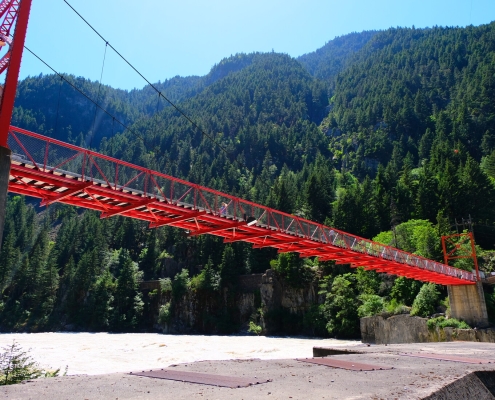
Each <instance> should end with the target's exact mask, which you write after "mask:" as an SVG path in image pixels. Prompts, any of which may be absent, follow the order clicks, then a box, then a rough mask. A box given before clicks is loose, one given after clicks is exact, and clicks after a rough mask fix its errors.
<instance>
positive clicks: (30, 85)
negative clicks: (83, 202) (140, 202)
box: [0, 23, 495, 336]
mask: <svg viewBox="0 0 495 400" xmlns="http://www.w3.org/2000/svg"><path fill="white" fill-rule="evenodd" d="M68 79H70V80H71V81H72V82H74V84H75V85H77V86H78V87H79V88H80V89H81V90H82V91H83V92H85V93H87V94H88V96H90V97H92V98H94V99H97V98H100V99H102V101H101V103H102V106H103V107H104V108H106V109H107V110H108V111H109V112H110V113H111V114H114V115H115V116H116V117H117V118H119V119H120V120H122V121H124V122H125V123H126V124H128V125H129V126H130V129H129V130H126V131H123V129H122V128H121V127H119V126H118V125H117V124H116V123H115V122H114V121H113V119H112V118H111V117H109V116H107V115H104V114H102V113H101V112H97V113H96V114H95V107H94V105H92V104H91V103H90V102H89V101H87V100H86V99H84V97H82V96H81V95H80V94H78V93H77V92H75V91H74V90H73V89H72V88H70V87H69V86H68V85H67V83H63V84H61V80H60V78H59V77H56V76H53V75H48V76H40V77H33V78H28V79H26V80H24V81H22V82H21V83H20V85H19V91H18V98H17V102H16V109H15V113H14V118H13V124H17V125H20V126H21V127H24V128H27V129H31V130H34V131H37V132H40V133H45V134H47V135H50V136H54V137H57V138H60V139H62V140H68V141H72V142H75V143H77V144H81V145H85V146H88V145H92V147H95V148H96V147H97V148H98V149H99V151H101V152H104V153H106V154H110V155H113V156H115V157H117V158H121V159H124V160H127V161H130V162H133V163H136V164H140V165H143V166H147V167H150V168H153V169H156V170H159V171H162V172H164V173H167V174H170V175H173V176H176V177H180V178H184V179H187V180H189V181H192V182H195V183H198V184H202V185H206V186H209V187H212V188H214V189H218V190H222V191H226V192H228V193H231V194H236V195H239V196H241V197H244V198H247V199H250V200H253V201H256V202H260V203H262V204H266V205H268V206H272V207H274V208H277V209H280V210H282V211H285V212H288V213H294V214H297V215H301V216H304V217H307V218H309V219H312V220H315V221H318V222H324V223H326V224H329V225H332V226H335V227H337V228H340V229H344V230H348V231H349V232H351V233H354V234H358V235H361V236H363V237H368V238H372V237H375V236H376V235H378V236H377V240H379V241H382V242H385V243H387V244H391V245H394V246H399V247H401V248H404V249H406V250H407V251H410V252H415V253H417V254H421V255H423V256H426V257H429V258H432V259H437V260H441V259H442V258H441V252H440V247H439V243H440V241H439V240H440V239H439V238H440V235H442V234H446V233H448V232H449V231H450V229H451V228H450V222H452V221H453V220H454V219H456V218H457V219H461V218H467V217H469V216H471V217H472V218H473V219H474V220H475V222H477V223H478V224H479V226H480V227H481V225H484V227H483V229H484V230H483V231H481V230H480V231H478V233H477V240H478V242H479V243H481V244H482V245H483V247H485V248H486V249H490V248H493V247H494V245H493V243H494V241H493V239H495V236H494V233H495V232H493V228H494V221H495V204H494V201H495V186H494V183H493V182H494V179H495V152H494V150H495V136H494V134H495V132H494V129H495V126H494V115H495V113H494V112H495V109H494V107H495V106H494V104H495V24H494V23H492V24H490V25H484V26H480V27H467V28H438V27H436V28H432V29H423V30H419V29H406V28H397V29H389V30H387V31H383V32H363V33H360V34H358V33H353V34H350V35H347V36H343V37H340V38H336V39H335V40H333V41H331V42H329V43H327V44H326V45H325V46H324V47H323V48H322V49H319V50H317V51H316V52H314V53H309V54H306V55H304V56H302V57H300V58H299V59H298V60H296V59H293V58H291V57H289V56H287V55H282V54H277V53H252V54H237V55H235V56H231V57H228V58H225V59H223V60H221V61H220V62H219V63H218V64H217V65H215V66H214V67H213V68H212V70H211V72H210V73H209V74H208V75H206V76H204V77H187V78H180V77H176V78H173V79H171V80H167V81H165V82H163V83H158V84H157V87H158V88H159V90H160V91H163V93H164V94H165V96H167V97H168V98H169V99H171V100H172V101H174V102H176V103H177V104H178V106H179V107H180V109H181V110H183V111H184V112H185V113H186V114H187V115H188V116H189V117H190V118H191V119H192V120H194V121H195V123H196V124H197V125H198V126H199V129H198V128H197V127H194V126H192V125H191V124H190V123H189V122H188V121H187V120H186V119H184V118H183V117H182V116H181V115H180V114H179V113H178V112H177V111H176V110H175V109H173V108H172V107H169V106H168V105H167V103H166V102H165V101H164V100H163V99H161V100H159V99H158V95H157V93H156V92H155V91H154V90H152V88H149V87H148V88H145V89H143V90H133V91H130V92H126V91H121V90H115V89H112V88H109V87H107V86H104V85H103V86H101V88H100V87H99V84H98V83H97V82H90V81H87V80H85V79H83V78H75V77H70V76H69V77H68ZM95 115H96V118H95ZM93 132H94V133H93ZM92 137H93V139H92ZM481 221H483V223H482V224H481ZM391 229H393V231H394V234H393V235H392V233H391ZM485 259H486V260H487V262H486V263H485V264H484V266H483V268H485V269H486V270H487V271H488V270H490V269H491V268H492V264H491V262H490V261H489V260H490V257H488V256H486V257H485ZM458 266H459V267H462V268H466V269H469V268H470V266H469V265H465V264H462V263H459V264H458ZM270 267H272V268H274V269H275V270H276V271H278V273H279V274H281V275H282V276H284V277H285V278H286V279H287V280H288V281H289V282H290V283H291V284H292V285H295V286H298V285H304V284H305V282H308V281H311V280H315V279H319V280H320V284H321V288H322V291H323V292H324V293H325V292H326V293H328V294H329V295H328V296H327V298H326V300H325V303H324V304H322V305H321V307H320V308H318V309H317V310H316V311H315V312H314V313H313V314H311V315H310V316H309V317H308V318H309V320H308V321H310V322H309V323H310V324H313V325H314V326H313V328H314V329H313V331H318V332H319V333H322V329H323V332H326V333H327V334H331V335H336V334H339V335H351V336H352V335H354V334H355V332H356V329H357V318H358V313H357V311H356V298H357V297H358V296H359V302H360V303H359V304H362V305H363V306H364V305H365V304H367V301H368V299H370V298H372V299H374V300H373V301H375V303H374V304H378V303H380V301H381V302H382V303H380V304H382V305H383V304H385V303H387V304H391V307H392V308H394V307H395V308H398V309H400V307H402V306H411V305H412V302H413V300H414V298H415V296H416V294H418V292H419V290H420V287H421V285H420V284H418V283H415V282H412V281H408V280H405V279H394V278H390V277H383V276H379V275H377V274H373V273H366V272H364V271H362V270H358V271H357V272H356V271H353V272H351V270H350V268H348V267H342V266H340V267H336V266H334V265H333V264H332V263H329V262H326V263H318V261H317V260H302V259H300V258H299V257H298V256H297V255H285V254H281V255H277V254H276V252H275V251H273V250H270V249H264V250H253V249H251V246H249V245H247V244H244V243H234V244H232V245H227V246H225V245H223V244H222V243H221V240H219V239H217V238H215V237H212V236H204V237H193V238H186V237H184V235H182V234H181V232H180V231H178V230H177V229H175V228H170V227H163V228H159V229H155V230H149V229H148V228H147V226H146V225H145V224H144V223H143V222H140V221H136V220H131V219H126V218H122V217H114V218H111V219H105V220H100V219H99V217H98V215H97V214H96V213H94V212H92V211H84V212H83V211H82V210H77V209H74V208H70V207H67V206H62V205H55V206H51V207H50V209H48V210H46V211H44V212H42V213H38V214H37V213H36V212H35V210H34V209H33V208H32V207H31V206H28V205H26V202H25V199H23V198H21V197H14V196H12V197H11V198H10V199H9V204H8V218H7V223H6V228H5V233H4V243H3V247H2V252H1V253H0V279H1V281H0V289H1V291H2V294H3V300H2V301H1V302H0V321H1V322H0V328H1V329H2V330H43V329H64V327H65V326H72V327H75V328H77V329H88V330H114V331H132V330H143V329H150V326H149V325H147V322H146V320H147V318H148V316H147V315H148V314H147V313H149V312H150V311H149V301H151V300H150V299H147V298H143V296H142V294H141V292H140V291H139V290H138V282H139V281H140V280H142V279H146V280H150V279H158V278H164V277H170V278H173V279H174V281H173V282H176V281H177V282H182V283H184V282H186V281H188V279H189V278H188V277H187V275H188V274H189V275H190V276H194V278H193V279H192V280H191V281H190V287H191V288H193V289H194V290H204V291H206V292H207V293H209V295H211V296H221V291H220V290H219V289H220V288H221V287H229V288H230V290H235V282H236V276H238V275H240V274H244V273H249V272H264V271H265V270H266V269H267V268H270ZM182 269H185V270H184V271H183V272H180V271H181V270H182ZM174 276H175V278H174ZM425 290H426V289H425ZM362 296H364V297H362ZM366 296H368V297H366ZM369 296H375V297H369ZM377 297H379V298H380V299H381V300H379V301H378V300H377ZM437 297H438V296H437ZM337 299H340V300H338V301H337ZM377 301H378V303H376V302H377ZM318 324H319V325H318ZM321 324H323V325H321ZM316 325H318V326H319V328H318V329H316V328H315V326H316ZM322 326H323V328H322ZM217 328H218V327H217ZM216 331H222V329H220V328H218V329H217V330H216ZM223 331H228V329H224V330H223Z"/></svg>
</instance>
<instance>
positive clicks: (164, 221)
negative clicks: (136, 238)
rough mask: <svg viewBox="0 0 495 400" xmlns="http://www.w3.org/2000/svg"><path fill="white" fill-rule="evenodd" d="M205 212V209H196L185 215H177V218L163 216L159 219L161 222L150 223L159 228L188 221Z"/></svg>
mask: <svg viewBox="0 0 495 400" xmlns="http://www.w3.org/2000/svg"><path fill="white" fill-rule="evenodd" d="M204 214H205V211H195V212H192V213H190V214H186V215H183V216H182V217H177V218H168V219H167V218H162V219H160V220H159V222H152V223H150V228H159V227H160V226H165V225H173V224H177V223H179V222H183V221H187V220H189V219H192V218H196V217H200V216H202V215H204Z"/></svg>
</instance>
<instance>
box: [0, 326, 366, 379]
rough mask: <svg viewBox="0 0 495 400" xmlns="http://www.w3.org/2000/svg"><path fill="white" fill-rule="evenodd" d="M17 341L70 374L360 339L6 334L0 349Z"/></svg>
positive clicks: (272, 355)
mask: <svg viewBox="0 0 495 400" xmlns="http://www.w3.org/2000/svg"><path fill="white" fill-rule="evenodd" d="M14 340H15V341H16V342H17V343H18V344H19V345H20V346H21V347H22V349H23V350H29V354H30V356H31V357H32V358H33V359H34V360H35V361H37V362H38V363H39V364H40V366H42V367H44V368H49V369H57V368H61V370H64V369H65V366H68V375H77V374H88V375H97V374H106V373H113V372H130V371H136V370H141V369H154V368H164V367H167V366H169V365H171V364H179V363H188V362H194V361H203V360H232V359H250V358H259V359H284V358H285V359H286V358H303V357H312V355H313V346H332V347H336V346H352V345H357V344H360V342H357V341H345V340H337V339H315V338H301V337H265V336H202V335H161V334H155V333H123V334H111V333H87V332H84V333H67V332H53V333H5V334H0V347H1V348H2V352H3V351H4V350H3V349H4V348H5V347H6V346H9V345H12V342H13V341H14Z"/></svg>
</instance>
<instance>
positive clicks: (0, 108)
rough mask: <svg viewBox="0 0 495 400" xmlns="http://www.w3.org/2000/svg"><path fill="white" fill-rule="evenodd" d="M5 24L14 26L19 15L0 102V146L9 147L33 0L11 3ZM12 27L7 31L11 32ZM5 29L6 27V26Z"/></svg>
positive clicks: (19, 0)
mask: <svg viewBox="0 0 495 400" xmlns="http://www.w3.org/2000/svg"><path fill="white" fill-rule="evenodd" d="M6 12H7V15H6V17H5V20H4V24H5V23H7V24H8V25H9V26H10V27H11V26H12V24H13V22H14V20H15V16H14V15H13V14H12V13H13V12H15V14H16V15H17V21H16V27H15V35H14V40H13V41H12V48H11V49H10V52H9V53H10V54H9V61H8V69H7V76H6V78H5V87H4V89H3V95H2V99H1V102H0V146H2V147H7V138H8V133H9V126H10V120H11V119H12V111H13V109H14V101H15V93H16V90H17V81H18V79H19V70H20V68H21V59H22V52H23V50H24V42H25V40H26V32H27V27H28V21H29V14H30V12H31V0H22V1H21V0H15V1H13V2H12V3H11V5H10V7H9V9H8V10H6ZM10 27H9V28H8V31H6V32H7V33H9V32H10ZM4 29H5V28H4Z"/></svg>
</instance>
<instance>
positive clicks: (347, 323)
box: [323, 273, 359, 337]
mask: <svg viewBox="0 0 495 400" xmlns="http://www.w3.org/2000/svg"><path fill="white" fill-rule="evenodd" d="M354 281H355V278H354V276H353V274H349V273H348V274H344V275H340V276H337V277H336V278H335V279H334V280H333V282H332V286H331V289H330V291H329V292H328V293H327V295H326V299H325V303H324V307H323V314H324V316H325V318H326V320H327V321H328V322H327V325H326V327H327V330H328V333H329V334H330V335H333V336H338V337H355V336H357V335H358V332H359V319H358V314H357V307H356V291H355V289H354V284H355V282H354Z"/></svg>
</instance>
